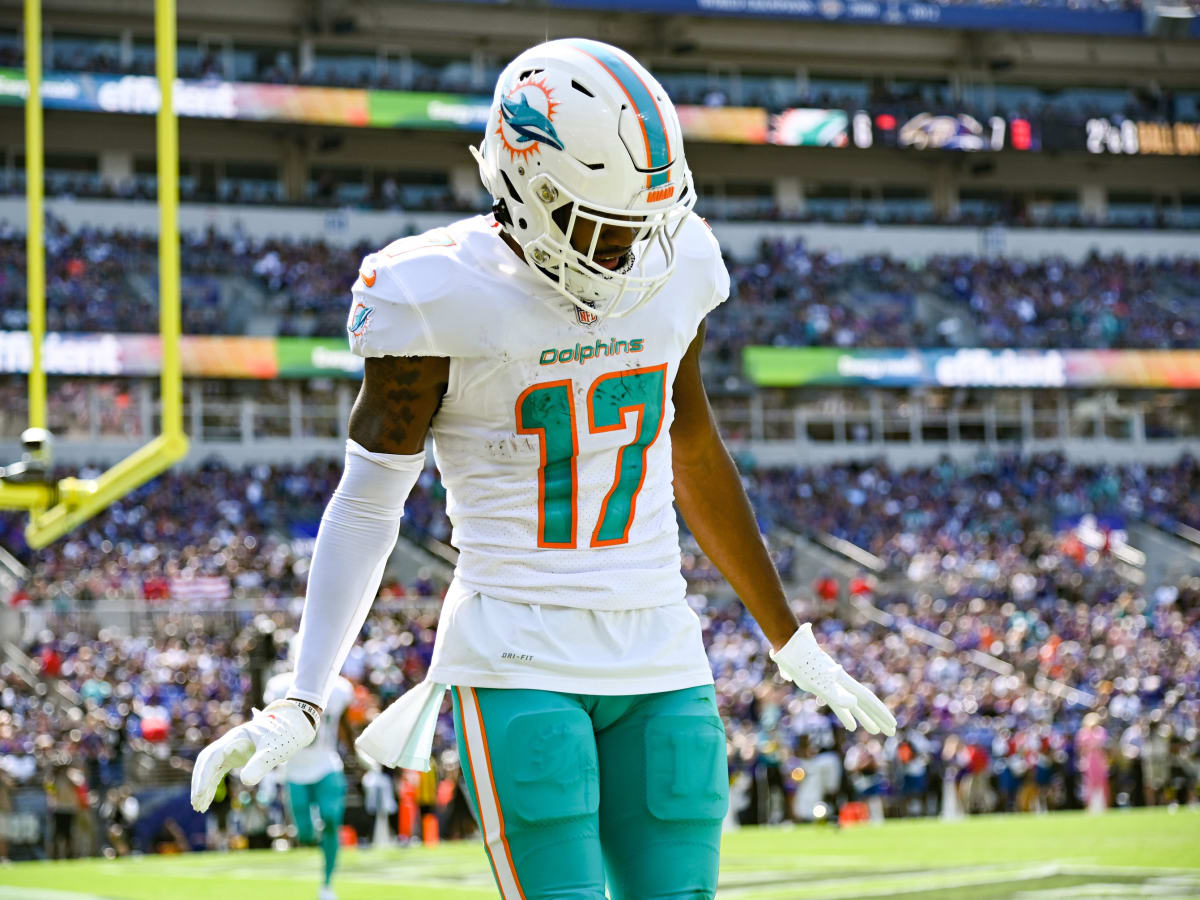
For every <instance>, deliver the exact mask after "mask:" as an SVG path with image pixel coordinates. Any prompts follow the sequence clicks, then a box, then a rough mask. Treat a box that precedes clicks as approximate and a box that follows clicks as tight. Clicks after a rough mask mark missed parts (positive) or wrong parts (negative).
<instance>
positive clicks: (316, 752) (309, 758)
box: [263, 672, 354, 784]
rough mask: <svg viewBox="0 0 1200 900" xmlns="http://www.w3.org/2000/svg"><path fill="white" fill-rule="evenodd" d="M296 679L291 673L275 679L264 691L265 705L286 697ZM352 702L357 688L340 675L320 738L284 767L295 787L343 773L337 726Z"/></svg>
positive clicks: (332, 690) (335, 680)
mask: <svg viewBox="0 0 1200 900" xmlns="http://www.w3.org/2000/svg"><path fill="white" fill-rule="evenodd" d="M293 677H294V675H293V673H291V672H280V673H279V674H278V675H273V676H272V677H271V680H270V681H268V682H267V686H266V688H265V689H264V690H263V702H264V703H271V702H273V701H275V700H281V699H282V698H284V697H286V696H287V692H288V689H289V688H290V687H291V686H292V678H293ZM353 700H354V685H352V684H351V683H350V682H349V681H347V680H346V679H345V678H343V677H342V676H340V675H339V676H338V677H337V678H335V679H334V681H333V688H332V689H331V690H330V692H329V700H328V701H327V702H326V703H325V708H324V710H322V712H321V726H320V727H319V728H318V729H317V736H316V737H315V738H313V742H312V743H311V744H309V745H308V746H307V747H304V748H302V749H301V750H299V751H298V752H297V753H296V755H295V756H293V757H292V758H291V759H289V760H288V761H287V762H286V763H284V769H283V773H284V774H283V777H284V778H286V779H287V780H288V781H290V782H292V783H293V784H315V783H316V782H318V781H320V780H321V779H322V778H324V777H325V776H326V775H328V774H329V773H330V772H340V771H342V768H343V766H342V757H341V755H340V754H339V753H338V722H339V721H340V720H341V718H342V713H344V712H345V711H346V708H347V707H348V706H349V705H350V703H351V702H352V701H353Z"/></svg>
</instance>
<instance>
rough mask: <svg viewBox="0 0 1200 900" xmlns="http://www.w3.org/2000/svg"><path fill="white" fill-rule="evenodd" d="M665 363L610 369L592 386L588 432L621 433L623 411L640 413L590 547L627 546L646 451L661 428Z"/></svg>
mask: <svg viewBox="0 0 1200 900" xmlns="http://www.w3.org/2000/svg"><path fill="white" fill-rule="evenodd" d="M666 387H667V367H666V366H665V365H664V366H655V367H654V368H652V369H633V370H631V371H628V372H611V373H609V374H607V375H601V376H600V377H599V378H597V379H596V380H595V381H593V382H592V386H591V388H590V389H589V390H588V431H590V432H591V433H592V434H598V433H600V432H602V431H618V430H620V429H622V428H624V427H625V414H626V413H627V412H630V411H634V412H636V413H637V426H636V430H635V432H634V438H633V441H632V443H629V444H626V445H625V446H624V447H622V448H621V449H620V450H619V451H618V452H617V478H616V480H615V481H614V482H613V486H612V488H611V489H610V490H609V492H608V496H606V497H605V498H604V505H603V506H601V507H600V521H599V522H597V523H596V530H595V531H593V532H592V546H593V547H605V546H609V545H612V544H624V543H625V542H626V541H628V540H629V526H630V525H632V524H633V514H634V512H636V510H637V495H638V492H639V491H640V490H641V489H642V482H643V481H645V480H646V451H647V450H649V449H650V445H651V444H653V443H654V441H655V439H656V438H657V437H658V429H659V428H660V427H662V419H663V404H664V403H665V401H666Z"/></svg>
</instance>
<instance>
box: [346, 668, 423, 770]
mask: <svg viewBox="0 0 1200 900" xmlns="http://www.w3.org/2000/svg"><path fill="white" fill-rule="evenodd" d="M445 695H446V685H444V684H437V683H436V682H433V681H429V680H428V679H427V680H425V681H422V682H421V683H420V684H418V685H417V686H416V687H415V688H412V689H411V690H409V691H407V692H406V693H405V694H404V696H403V697H401V698H400V699H399V700H397V701H396V702H395V703H393V704H392V705H391V706H389V707H388V708H387V709H385V710H384V711H383V712H381V713H380V714H379V715H378V716H377V717H376V718H375V721H374V722H372V723H371V724H370V725H368V726H367V727H366V729H365V730H364V731H363V733H362V734H360V735H359V736H358V740H356V741H355V742H354V748H355V749H356V750H358V751H359V752H360V753H362V754H364V755H366V756H369V757H370V758H371V759H373V760H375V761H376V762H378V763H379V764H380V765H382V766H387V767H389V768H397V769H416V770H417V771H418V772H428V771H429V754H430V752H431V751H432V749H433V732H434V729H435V727H436V726H437V719H438V712H439V711H440V710H441V708H442V698H443V697H444V696H445Z"/></svg>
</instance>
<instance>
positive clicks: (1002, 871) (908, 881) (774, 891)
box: [719, 865, 1058, 900]
mask: <svg viewBox="0 0 1200 900" xmlns="http://www.w3.org/2000/svg"><path fill="white" fill-rule="evenodd" d="M1056 874H1058V867H1057V866H1054V865H1040V866H1020V867H1015V866H970V867H963V868H956V869H953V870H950V871H941V872H930V871H929V870H920V871H914V872H879V873H874V874H864V875H852V876H848V877H846V878H830V879H822V880H818V881H805V880H803V879H802V878H798V879H796V880H795V881H793V882H792V884H790V885H787V886H784V885H782V884H781V885H769V884H759V885H756V886H755V885H746V886H744V887H734V888H731V889H726V888H722V890H720V891H719V894H720V896H721V897H722V898H725V897H746V898H756V900H757V898H762V900H768V898H779V900H785V898H800V897H803V898H805V900H809V898H811V900H846V898H852V897H887V896H890V895H892V894H916V893H923V892H926V891H940V890H948V889H951V888H965V887H972V886H976V885H981V884H1003V883H1005V882H1009V881H1032V880H1033V879H1035V878H1049V877H1051V876H1053V875H1056Z"/></svg>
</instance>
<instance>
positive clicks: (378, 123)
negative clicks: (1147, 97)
mask: <svg viewBox="0 0 1200 900" xmlns="http://www.w3.org/2000/svg"><path fill="white" fill-rule="evenodd" d="M27 92H28V85H27V84H26V82H25V77H24V73H23V72H22V71H21V70H20V69H5V68H0V105H4V104H7V105H19V104H21V103H23V102H24V100H25V95H26V93H27ZM42 97H43V102H44V103H45V106H46V107H47V108H48V109H68V110H79V111H84V112H115V113H128V114H140V115H150V114H153V113H154V112H156V111H157V110H158V103H159V92H158V82H157V81H156V80H155V79H154V78H150V77H149V76H145V75H107V74H94V73H81V72H47V73H46V75H45V79H44V81H43V85H42ZM175 98H176V99H175V103H176V108H177V110H178V112H179V115H181V116H185V117H195V118H209V119H230V120H243V121H252V122H300V123H304V124H311V125H337V126H343V127H361V128H429V129H439V130H440V129H454V130H464V131H475V132H479V131H482V130H483V128H484V126H485V125H486V123H487V116H488V109H489V105H490V103H491V98H490V97H488V96H486V95H482V94H447V93H431V92H418V91H384V90H364V89H360V88H329V87H308V86H302V85H291V84H254V83H249V82H232V81H195V80H188V79H178V80H177V81H176V83H175ZM676 110H677V111H678V113H679V122H680V125H681V127H682V129H683V134H684V137H686V138H687V139H688V140H690V141H709V142H712V143H728V144H779V145H782V146H786V147H836V148H859V149H866V148H869V147H896V148H901V149H905V150H918V151H920V150H950V151H965V152H978V151H997V150H1021V151H1037V150H1043V149H1044V150H1062V151H1072V152H1080V153H1082V152H1083V151H1084V150H1087V151H1088V152H1090V153H1121V154H1130V155H1137V154H1142V155H1148V154H1159V155H1177V156H1196V155H1200V123H1196V122H1175V123H1170V124H1168V123H1165V122H1151V121H1133V120H1129V119H1123V118H1121V117H1120V116H1114V117H1112V118H1108V119H1104V118H1097V119H1091V120H1089V121H1088V122H1087V124H1086V128H1085V127H1084V126H1083V124H1082V123H1081V122H1077V121H1072V120H1069V119H1064V118H1062V117H1055V116H1045V117H1040V118H1031V119H1027V118H1021V117H1008V118H1005V117H1003V116H990V117H987V118H986V119H977V118H975V117H973V116H970V115H967V114H966V113H961V112H953V111H945V110H936V111H935V110H928V111H919V110H918V111H914V110H912V109H909V110H907V111H904V112H901V111H899V110H896V109H892V108H891V107H890V106H888V105H887V104H882V105H880V106H879V107H876V108H873V109H871V110H845V109H808V108H802V107H801V108H793V109H784V110H780V111H777V112H768V110H766V109H763V108H761V107H738V106H717V107H710V106H688V105H680V106H678V107H676Z"/></svg>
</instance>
